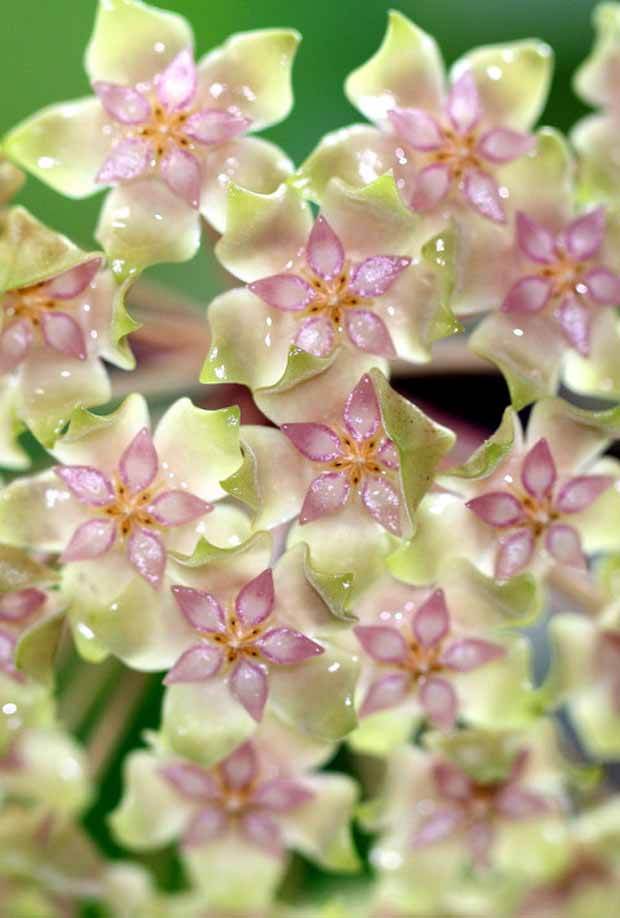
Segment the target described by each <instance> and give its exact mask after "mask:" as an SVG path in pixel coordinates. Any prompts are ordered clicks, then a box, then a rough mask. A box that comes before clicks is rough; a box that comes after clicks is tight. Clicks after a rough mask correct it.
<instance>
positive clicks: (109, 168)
mask: <svg viewBox="0 0 620 918" xmlns="http://www.w3.org/2000/svg"><path fill="white" fill-rule="evenodd" d="M152 156H153V147H152V145H151V142H150V140H146V139H144V138H142V137H123V138H122V139H121V140H118V141H117V142H116V143H115V144H114V146H113V147H112V149H111V150H110V153H109V154H108V156H107V158H106V160H105V162H104V163H103V165H102V167H101V169H100V170H99V172H98V173H97V177H96V179H95V181H96V182H97V183H98V184H99V185H115V184H116V183H117V182H128V181H130V180H131V179H134V178H137V177H138V176H139V175H142V173H143V172H145V171H146V169H147V168H148V166H149V163H150V161H151V159H152Z"/></svg>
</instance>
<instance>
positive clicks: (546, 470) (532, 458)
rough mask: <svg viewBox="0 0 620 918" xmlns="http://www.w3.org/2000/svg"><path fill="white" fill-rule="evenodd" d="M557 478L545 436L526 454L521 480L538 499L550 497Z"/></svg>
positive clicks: (527, 489) (526, 488)
mask: <svg viewBox="0 0 620 918" xmlns="http://www.w3.org/2000/svg"><path fill="white" fill-rule="evenodd" d="M556 478H557V473H556V468H555V462H554V461H553V456H552V455H551V450H550V449H549V444H548V442H547V440H546V439H545V438H544V437H543V438H541V439H540V440H539V441H538V442H537V443H535V444H534V446H533V447H532V448H531V450H529V452H528V453H527V454H526V456H525V458H524V460H523V465H522V466H521V482H522V483H523V487H524V488H525V490H526V491H527V492H528V493H529V494H531V495H532V497H536V498H538V499H540V498H542V497H549V496H550V494H551V492H552V490H553V486H554V484H555V481H556Z"/></svg>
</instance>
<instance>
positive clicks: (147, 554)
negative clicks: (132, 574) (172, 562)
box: [127, 526, 166, 590]
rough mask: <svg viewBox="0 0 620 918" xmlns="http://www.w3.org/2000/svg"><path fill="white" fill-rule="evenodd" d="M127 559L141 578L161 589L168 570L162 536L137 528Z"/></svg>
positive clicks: (133, 534) (129, 546)
mask: <svg viewBox="0 0 620 918" xmlns="http://www.w3.org/2000/svg"><path fill="white" fill-rule="evenodd" d="M127 557H128V559H129V563H130V564H131V565H132V567H134V568H135V569H136V570H137V572H138V573H139V574H140V576H141V577H144V579H145V580H146V582H147V583H150V585H151V586H152V587H153V588H154V589H156V590H157V589H159V587H160V586H161V581H162V577H163V576H164V570H165V569H166V549H165V547H164V543H163V542H162V540H161V536H159V535H158V534H157V533H156V532H151V531H150V530H148V529H143V528H142V527H140V526H137V527H136V528H135V529H134V531H133V532H132V533H131V535H130V537H129V542H128V543H127Z"/></svg>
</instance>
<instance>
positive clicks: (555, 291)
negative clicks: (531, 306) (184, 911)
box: [538, 255, 588, 301]
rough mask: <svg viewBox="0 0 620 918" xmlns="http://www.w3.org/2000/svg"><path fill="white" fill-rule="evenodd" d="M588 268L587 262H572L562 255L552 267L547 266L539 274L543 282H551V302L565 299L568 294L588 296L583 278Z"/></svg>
mask: <svg viewBox="0 0 620 918" xmlns="http://www.w3.org/2000/svg"><path fill="white" fill-rule="evenodd" d="M587 268H588V264H587V263H586V262H581V261H572V260H571V259H570V258H569V257H568V256H567V255H560V256H559V257H558V258H557V259H556V261H555V262H554V263H553V264H552V265H545V266H544V267H542V268H541V269H540V271H539V272H538V275H539V277H542V278H543V280H546V281H551V283H552V292H551V296H550V298H549V300H550V301H552V300H557V299H563V298H564V297H565V296H567V294H571V293H573V294H575V293H576V294H577V295H578V296H586V295H587V293H588V288H587V286H586V285H585V284H584V283H583V280H582V277H583V275H584V274H585V272H586V270H587Z"/></svg>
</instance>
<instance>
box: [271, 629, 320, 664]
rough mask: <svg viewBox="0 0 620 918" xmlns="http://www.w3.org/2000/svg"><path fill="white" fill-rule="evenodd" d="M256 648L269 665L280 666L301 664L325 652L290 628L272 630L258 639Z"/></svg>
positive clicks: (303, 635) (314, 642)
mask: <svg viewBox="0 0 620 918" xmlns="http://www.w3.org/2000/svg"><path fill="white" fill-rule="evenodd" d="M256 646H257V647H260V650H261V653H262V654H263V656H264V657H265V658H266V659H267V660H269V662H270V663H280V664H282V665H293V664H295V663H303V662H304V660H311V659H312V658H313V657H317V656H319V655H320V654H322V653H324V652H325V650H324V648H323V647H321V645H320V644H317V643H316V641H311V640H310V638H308V637H306V635H305V634H302V633H301V632H300V631H295V630H294V629H292V628H272V629H271V630H270V631H268V632H267V633H266V634H265V635H264V636H263V637H261V638H259V640H258V641H257V642H256Z"/></svg>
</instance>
